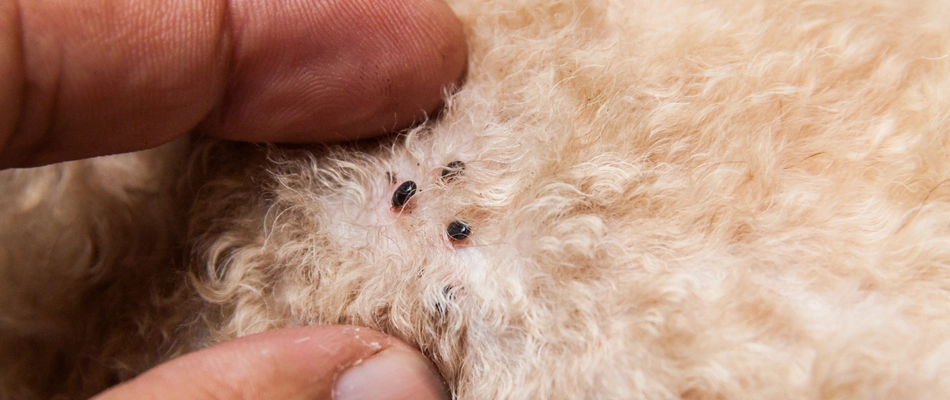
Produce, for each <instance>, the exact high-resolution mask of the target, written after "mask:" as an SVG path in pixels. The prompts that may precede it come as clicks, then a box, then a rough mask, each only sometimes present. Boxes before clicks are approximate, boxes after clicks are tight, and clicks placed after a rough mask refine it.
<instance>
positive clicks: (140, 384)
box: [97, 326, 448, 400]
mask: <svg viewBox="0 0 950 400" xmlns="http://www.w3.org/2000/svg"><path fill="white" fill-rule="evenodd" d="M148 398H169V399H179V398H180V399H222V398H235V399H236V398H244V399H257V398H274V399H331V398H333V399H339V400H347V399H359V398H375V399H399V398H406V399H408V398H414V399H442V398H448V397H447V394H446V392H445V389H444V386H443V385H442V381H441V379H440V378H439V377H438V375H437V374H436V373H435V372H434V371H433V370H432V369H431V367H430V366H429V363H428V361H426V359H425V358H424V357H423V356H422V355H421V354H419V353H418V352H417V351H415V350H413V349H412V348H410V347H409V346H407V345H406V344H405V343H402V342H400V341H398V340H396V339H394V338H392V337H389V336H386V335H383V334H381V333H378V332H375V331H371V330H368V329H365V328H363V329H360V328H355V327H347V326H314V327H306V328H293V329H284V330H277V331H270V332H265V333H262V334H258V335H253V336H248V337H244V338H240V339H235V340H232V341H229V342H225V343H223V344H220V345H217V346H212V347H209V348H207V349H204V350H201V351H198V352H195V353H191V354H187V355H185V356H182V357H179V358H176V359H174V360H172V361H169V362H167V363H165V364H162V365H160V366H158V367H156V368H154V369H152V370H149V371H148V372H146V373H144V374H142V375H140V376H139V377H137V378H135V379H133V380H131V381H128V382H126V383H124V384H121V385H119V386H116V387H114V388H112V389H110V390H108V391H106V392H104V393H102V394H100V395H99V396H98V397H97V399H100V400H103V399H148Z"/></svg>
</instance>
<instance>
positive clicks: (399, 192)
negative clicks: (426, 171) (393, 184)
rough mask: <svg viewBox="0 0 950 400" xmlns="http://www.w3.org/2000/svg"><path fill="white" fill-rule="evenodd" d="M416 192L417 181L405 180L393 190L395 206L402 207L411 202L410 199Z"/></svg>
mask: <svg viewBox="0 0 950 400" xmlns="http://www.w3.org/2000/svg"><path fill="white" fill-rule="evenodd" d="M415 194H416V183H415V182H413V181H405V182H403V183H402V185H399V187H397V188H396V191H395V192H393V207H395V208H402V207H403V206H405V205H406V203H408V202H409V199H411V198H412V196H413V195H415Z"/></svg>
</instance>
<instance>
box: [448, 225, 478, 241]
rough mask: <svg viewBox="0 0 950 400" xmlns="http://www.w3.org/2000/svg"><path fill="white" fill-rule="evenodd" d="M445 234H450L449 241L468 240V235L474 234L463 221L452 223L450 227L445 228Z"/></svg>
mask: <svg viewBox="0 0 950 400" xmlns="http://www.w3.org/2000/svg"><path fill="white" fill-rule="evenodd" d="M445 232H446V233H448V234H449V239H452V240H455V241H459V240H465V239H466V238H468V235H471V234H472V228H470V227H469V226H468V224H466V223H464V222H462V221H452V223H451V224H449V227H448V228H445Z"/></svg>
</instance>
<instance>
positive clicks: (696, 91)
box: [0, 0, 950, 399]
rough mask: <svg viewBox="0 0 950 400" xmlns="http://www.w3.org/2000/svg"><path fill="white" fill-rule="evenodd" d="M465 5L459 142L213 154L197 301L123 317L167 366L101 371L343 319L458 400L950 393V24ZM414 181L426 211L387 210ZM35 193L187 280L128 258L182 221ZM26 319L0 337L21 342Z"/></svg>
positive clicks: (197, 169) (212, 148) (199, 229)
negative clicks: (384, 339) (423, 360)
mask: <svg viewBox="0 0 950 400" xmlns="http://www.w3.org/2000/svg"><path fill="white" fill-rule="evenodd" d="M452 3H453V7H454V8H455V10H456V12H457V13H458V14H459V15H460V17H461V18H462V20H463V22H464V24H465V25H466V32H467V37H468V40H469V46H470V50H471V55H470V66H469V74H468V77H467V81H466V83H465V84H464V86H463V87H462V88H461V89H460V90H459V91H458V92H457V93H455V94H453V95H451V97H449V99H448V106H447V108H446V110H445V111H444V112H443V113H442V115H441V116H440V118H438V119H436V120H433V121H430V122H429V123H426V124H424V125H422V126H421V127H418V128H416V129H414V130H412V131H410V132H408V133H407V134H405V135H403V136H400V137H398V138H396V139H392V140H389V139H386V140H383V141H382V142H375V143H358V144H352V145H345V146H331V147H319V148H317V147H313V148H296V149H289V148H273V147H254V146H241V145H233V144H199V145H197V146H195V148H194V149H193V151H192V152H193V155H192V162H191V166H190V167H189V168H190V170H191V171H192V172H191V174H190V175H189V179H190V182H192V185H193V186H192V187H193V188H195V190H194V191H188V190H182V191H181V192H180V193H183V194H182V195H181V196H183V197H180V198H179V200H181V201H182V204H186V205H187V208H188V210H190V211H188V215H189V217H188V219H189V221H188V229H187V238H186V239H185V240H186V242H184V243H186V244H187V248H186V250H185V252H186V254H187V259H188V260H191V261H190V264H191V266H192V267H191V275H192V276H193V277H194V279H193V284H192V286H188V285H179V289H178V290H177V291H176V290H168V288H164V289H163V288H161V287H155V288H152V289H151V290H147V291H143V292H147V293H151V295H150V296H154V297H151V298H152V301H151V302H152V304H153V305H154V306H155V307H154V308H155V310H153V311H141V310H139V311H136V309H132V310H131V311H126V312H125V314H122V315H121V316H123V317H129V318H133V319H134V318H135V317H138V318H139V320H140V321H143V322H142V324H143V325H142V326H145V327H152V328H147V329H146V328H142V329H140V330H139V331H138V332H137V333H136V331H134V330H128V329H127V330H125V331H121V330H115V331H114V332H112V333H111V337H107V338H106V339H109V340H114V341H115V342H117V343H136V342H135V341H136V340H143V339H136V337H145V338H146V339H147V340H150V341H155V339H154V338H156V337H163V336H162V335H163V334H164V335H165V336H164V337H166V338H167V340H165V341H164V342H163V343H164V345H163V346H164V347H158V346H157V345H156V347H155V348H153V349H151V350H149V351H148V352H147V353H149V354H146V355H143V354H136V353H135V352H134V351H132V352H128V354H125V355H122V354H121V353H122V352H121V351H112V352H106V353H105V355H104V356H102V357H103V358H102V359H99V360H97V361H100V362H103V363H108V362H113V361H110V360H116V361H115V362H119V361H121V362H122V363H124V364H123V365H127V366H134V367H129V368H133V369H134V368H135V367H138V368H144V365H146V364H148V362H145V361H141V360H142V359H149V360H152V362H155V361H157V360H159V359H161V357H165V356H168V355H172V354H175V353H176V352H177V351H185V350H188V349H191V348H195V347H200V346H204V345H207V344H210V343H213V342H216V341H219V340H223V339H227V338H231V337H237V336H241V335H246V334H250V333H254V332H260V331H263V330H267V329H274V328H279V327H285V326H296V325H305V324H318V323H349V324H355V325H361V326H367V327H372V328H375V329H380V330H382V331H384V332H387V333H390V334H392V335H395V336H397V337H400V338H402V339H404V340H406V341H408V342H409V343H412V344H413V345H415V346H418V347H419V348H420V349H422V350H423V351H424V352H425V353H426V354H427V355H429V356H430V358H431V359H432V360H433V361H434V362H435V364H436V365H437V366H438V368H439V369H440V370H441V372H442V373H443V374H444V376H445V377H446V378H447V380H448V382H449V384H450V386H451V388H452V389H453V391H454V393H455V394H456V395H457V396H458V397H459V398H464V399H469V398H474V399H493V398H605V399H606V398H616V399H626V398H650V399H659V398H730V399H738V398H883V397H887V398H946V397H948V396H950V291H948V290H950V128H948V124H950V2H948V1H938V0H934V1H898V0H894V1H882V0H879V1H874V0H851V1H849V0H835V1H830V0H828V1H766V0H748V1H742V0H739V1H731V2H700V1H685V0H682V1H659V0H655V1H639V0H638V1H633V0H630V1H615V2H597V1H593V2H585V1H551V0H535V1H529V0H525V1H511V0H493V1H484V0H459V1H454V2H452ZM161 151H163V150H157V151H154V152H152V153H144V155H141V156H138V157H140V158H142V159H148V157H156V156H154V155H155V154H159V152H161ZM149 154H152V155H151V156H150V155H149ZM124 157H125V158H119V159H117V160H129V159H133V158H134V157H136V156H124ZM165 157H168V158H166V159H168V160H171V159H173V158H174V157H172V156H167V155H166V156H165ZM159 159H162V158H161V157H159ZM455 160H460V161H463V162H464V163H465V165H466V168H465V170H464V172H463V173H462V174H461V175H460V176H459V177H457V178H456V179H454V180H452V181H450V182H444V181H443V180H442V179H440V173H441V170H442V167H443V166H444V165H446V164H447V163H449V162H451V161H455ZM109 162H111V161H109V159H103V160H95V161H85V162H79V163H73V164H72V165H70V166H65V167H63V166H53V167H48V168H46V169H45V170H39V171H35V172H33V173H35V174H37V175H38V176H41V175H48V174H55V173H56V172H55V171H61V170H66V171H71V170H74V169H79V168H87V166H88V165H99V164H100V163H109ZM127 172H128V176H129V177H130V178H129V179H130V180H131V179H132V178H135V177H136V176H137V175H136V174H137V173H140V172H137V171H135V169H134V168H132V169H129V170H128V171H127ZM17 173H24V172H13V173H7V175H4V176H5V177H9V176H11V175H15V174H17ZM390 174H394V175H395V177H396V179H395V183H393V182H391V181H390V180H389V178H388V176H389V175H390ZM159 176H161V174H159ZM6 179H8V180H9V179H10V178H6ZM77 179H78V177H77ZM83 179H86V180H92V181H93V182H92V184H91V185H92V186H96V185H98V186H101V187H103V188H108V187H113V186H114V185H115V184H116V183H115V182H114V181H113V180H112V179H111V178H90V177H84V178H83ZM96 179H104V180H103V181H99V182H96ZM405 180H413V181H415V182H416V183H418V185H419V188H420V191H419V193H418V194H416V196H414V197H413V198H412V200H411V202H410V204H409V206H407V207H406V208H405V209H403V210H393V209H392V208H391V206H390V199H391V196H392V192H393V190H394V189H395V187H396V186H398V185H399V184H400V183H401V182H403V181H405ZM98 186H96V187H98ZM186 186H187V185H186ZM21 187H22V188H23V189H19V190H26V191H28V192H29V193H31V195H32V196H33V197H32V198H36V199H42V200H47V201H48V202H49V203H50V204H49V205H47V206H46V207H52V208H53V209H63V210H72V211H73V212H80V213H82V212H88V213H89V215H91V217H89V218H90V219H91V220H94V219H96V218H106V219H109V220H112V219H113V217H115V216H114V215H113V213H114V210H112V211H111V212H110V213H108V214H106V215H105V216H102V217H99V216H98V215H99V214H96V213H95V211H96V209H95V208H92V209H90V208H88V204H89V203H97V202H102V204H109V207H110V209H111V208H119V209H123V205H124V206H125V207H124V209H125V210H129V211H128V212H130V213H131V214H129V215H136V216H140V215H141V216H142V217H141V218H142V220H140V221H138V222H141V223H139V224H135V223H132V224H111V225H109V226H110V228H109V229H110V231H109V234H108V235H100V236H95V235H93V236H82V237H81V238H79V237H75V236H68V237H70V238H71V239H59V238H60V237H62V236H58V235H59V233H53V232H52V231H40V232H41V233H40V234H38V235H39V237H41V238H49V239H50V240H67V241H77V243H87V242H88V241H89V240H92V241H94V242H95V243H96V245H97V246H99V248H102V249H104V250H101V251H105V252H107V253H109V254H111V253H117V254H119V253H121V254H124V253H122V252H131V253H129V254H154V252H157V251H159V250H163V251H166V252H168V254H166V256H167V259H168V260H178V261H180V260H182V259H185V258H179V257H183V256H181V255H176V254H178V253H176V252H175V251H174V250H173V249H172V250H169V249H167V248H166V247H162V246H157V247H156V248H154V249H147V250H142V249H133V250H128V249H127V248H126V247H125V244H126V242H124V241H111V240H110V238H115V237H121V236H118V235H127V237H131V238H139V237H143V236H142V235H143V234H142V233H141V232H142V231H141V230H140V228H143V227H146V226H153V225H149V224H150V223H151V222H154V221H152V220H150V219H149V218H148V216H155V217H160V216H161V215H163V214H164V213H167V214H164V215H173V214H174V207H170V208H169V209H168V210H167V211H163V210H165V209H163V208H160V209H158V210H155V209H153V208H150V206H148V205H146V204H143V203H142V202H141V201H137V200H135V198H134V197H128V196H127V195H122V194H118V195H117V194H115V193H114V192H108V193H102V192H100V191H98V190H99V189H96V190H89V191H87V192H85V193H86V194H85V195H76V196H72V198H66V199H63V198H59V197H57V196H51V195H49V194H48V192H47V191H50V190H52V189H51V188H50V187H48V186H42V185H40V184H36V185H33V186H32V187H31V185H30V184H24V185H23V186H21ZM161 187H163V188H165V189H164V190H165V192H166V193H172V194H173V193H176V191H175V189H174V187H175V186H174V185H172V184H165V186H161ZM93 189H95V188H93ZM187 193H191V194H187ZM169 198H170V199H169V200H166V203H167V204H170V205H173V204H175V203H174V200H173V199H171V195H169ZM5 201H13V200H5ZM20 209H22V207H21V208H20ZM20 209H16V208H9V210H14V211H12V212H8V211H6V210H8V209H7V208H5V209H4V212H5V213H7V214H12V216H9V215H5V216H4V218H7V219H6V220H4V221H5V222H4V225H5V226H6V227H5V228H4V230H3V234H4V235H5V236H4V248H3V249H0V250H2V251H4V252H5V253H3V254H5V258H0V262H3V263H4V264H2V265H0V271H2V272H3V273H4V274H8V275H9V274H11V273H13V272H17V271H23V270H24V268H28V267H27V266H26V265H28V263H29V262H30V260H32V259H34V258H33V257H34V256H32V255H31V256H30V258H25V257H19V258H17V257H14V256H11V254H20V253H18V251H20V249H21V248H22V247H23V246H31V245H33V244H32V242H31V241H30V240H28V239H25V238H24V239H21V238H23V236H21V235H17V234H16V233H11V232H17V229H20V228H17V226H22V225H17V224H25V223H26V222H24V221H34V220H40V219H41V218H40V216H33V217H29V216H28V215H27V214H24V212H21V211H16V210H20ZM25 215H27V216H25ZM92 216H94V217H92ZM152 219H154V218H152ZM454 220H464V221H466V222H467V223H469V224H470V225H471V226H472V230H473V233H472V235H471V236H470V238H469V239H467V240H466V241H464V242H460V243H453V242H451V241H450V240H448V238H447V236H446V234H445V227H446V225H447V224H448V223H450V222H451V221H454ZM7 221H12V222H7ZM159 225H160V224H159ZM154 229H157V230H159V231H161V233H162V235H165V236H160V237H171V238H173V237H176V234H175V233H176V232H179V231H180V230H177V229H178V225H175V223H174V222H170V223H169V225H161V226H160V227H157V228H154ZM43 232H46V233H43ZM44 235H45V236H44ZM80 236H81V235H80ZM90 238H91V239H90ZM133 243H134V241H133ZM63 251H66V250H65V249H64V250H63ZM23 254H26V253H23ZM64 254H69V253H64ZM9 260H12V261H9ZM149 263H150V264H149V269H148V270H149V271H154V270H158V271H161V270H162V269H161V267H160V266H159V267H156V265H161V264H160V262H158V261H150V262H149ZM69 268H72V269H69ZM69 268H67V270H69V271H72V270H74V269H75V268H83V266H75V267H69ZM122 268H129V267H128V266H127V265H123V266H122V267H121V268H111V269H108V271H111V272H109V273H110V274H113V275H115V276H119V275H121V274H123V272H122V271H123V269H122ZM47 269H48V267H47ZM11 271H12V272H11ZM174 271H177V269H174V268H172V271H170V272H168V273H167V275H168V276H178V275H176V274H175V273H174ZM4 279H7V278H6V276H4ZM161 281H162V282H166V283H167V282H175V279H163V280H161ZM3 284H4V285H5V286H4V287H10V285H11V284H10V283H6V281H5V282H4V283H3ZM62 287H63V288H67V289H65V290H67V292H65V293H63V292H60V294H62V295H71V294H73V292H70V290H74V289H68V288H69V287H70V286H68V285H66V286H62ZM75 290H80V289H75ZM83 290H88V289H83ZM188 292H194V293H197V294H198V295H197V297H195V298H194V299H197V300H192V301H188V300H182V297H183V296H182V294H183V293H185V294H186V296H184V297H187V293H188ZM83 293H92V292H83ZM2 295H3V296H4V299H6V298H7V297H8V296H7V293H2ZM17 296H18V297H17V298H20V299H22V298H26V297H24V296H25V295H21V294H17ZM169 304H174V305H176V306H175V307H174V308H175V309H176V310H179V311H181V312H179V313H178V315H174V316H173V315H170V314H168V311H167V310H168V307H167V306H168V305H169ZM182 304H185V305H186V306H181V305H182ZM86 311H87V312H93V311H92V310H86ZM133 311H134V312H141V314H139V315H135V314H130V313H131V312H133ZM3 312H4V314H3V315H4V320H3V321H4V325H3V329H4V331H3V334H4V335H5V336H4V338H3V340H10V339H6V337H7V336H10V332H14V333H16V332H20V331H24V332H25V327H27V326H29V324H30V321H31V320H30V319H29V318H26V317H23V316H20V315H19V314H11V311H9V310H8V309H7V308H4V309H3ZM8 315H14V316H8ZM108 317H111V316H108ZM74 318H81V317H74ZM103 318H106V317H97V318H96V319H95V320H97V321H108V318H106V319H103ZM74 320H75V319H74ZM51 324H54V322H51ZM45 329H47V328H42V329H40V330H34V331H31V332H33V333H32V334H37V333H36V332H40V331H43V332H45ZM48 329H53V328H48ZM55 329H59V330H50V332H60V331H63V328H62V326H61V325H60V326H58V327H57V328H55ZM103 332H104V331H103ZM133 334H134V335H133ZM24 335H26V334H24ZM123 335H125V336H123ZM129 335H132V336H135V335H138V336H135V337H129ZM27 336H29V335H27ZM107 336H108V335H107ZM4 343H7V342H4ZM11 343H13V342H11ZM102 347H103V348H107V349H115V348H117V346H116V345H110V346H106V345H103V346H102ZM44 351H45V350H44ZM62 351H65V352H67V353H68V352H69V351H71V350H70V349H69V348H68V346H64V350H62ZM72 351H73V352H75V349H72ZM4 353H5V354H3V355H2V357H4V358H3V359H4V360H6V359H10V357H11V356H10V355H9V354H11V353H9V350H7V349H6V347H4ZM69 354H73V353H69ZM93 357H95V356H93ZM108 357H111V358H108ZM135 357H139V358H137V360H139V362H138V363H137V364H136V363H133V362H130V361H127V360H129V359H136V358H135ZM77 373H78V374H80V375H81V374H82V373H83V372H81V371H80V372H77ZM9 376H14V375H12V374H10V375H9ZM11 382H12V378H6V381H5V382H4V385H6V386H8V387H10V385H11ZM13 384H15V382H13ZM95 384H100V385H101V384H102V382H98V383H87V384H86V386H82V385H80V386H74V387H71V388H69V389H68V390H78V389H77V388H78V387H85V388H89V387H92V386H94V385H95ZM90 385H92V386H90ZM64 390H65V389H64ZM87 390H88V389H87Z"/></svg>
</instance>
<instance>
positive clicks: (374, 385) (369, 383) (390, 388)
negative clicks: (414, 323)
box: [333, 348, 449, 400]
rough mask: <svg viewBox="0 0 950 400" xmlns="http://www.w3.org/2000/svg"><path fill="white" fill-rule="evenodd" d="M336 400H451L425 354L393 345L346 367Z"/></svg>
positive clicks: (336, 392) (335, 391)
mask: <svg viewBox="0 0 950 400" xmlns="http://www.w3.org/2000/svg"><path fill="white" fill-rule="evenodd" d="M333 398H334V399H336V400H364V399H365V400H370V399H373V400H389V399H420V400H421V399H449V394H448V390H447V388H446V387H445V384H444V383H442V378H441V377H440V376H439V374H438V373H437V372H436V371H435V370H434V369H433V368H432V367H431V366H430V365H429V362H428V361H426V360H425V359H424V358H422V356H420V355H418V354H416V353H411V352H409V351H407V350H404V349H400V348H389V349H386V350H383V351H382V352H380V353H378V354H376V355H374V356H373V357H371V358H369V359H367V360H365V361H363V362H362V363H360V364H358V365H356V366H353V367H352V368H350V369H348V370H346V372H344V373H343V375H342V376H340V378H339V379H338V380H337V381H336V387H334V390H333Z"/></svg>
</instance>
